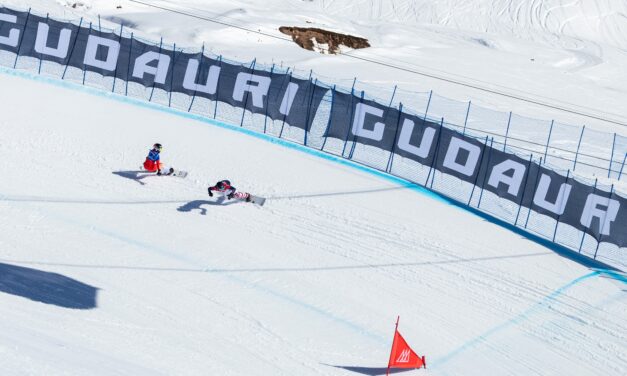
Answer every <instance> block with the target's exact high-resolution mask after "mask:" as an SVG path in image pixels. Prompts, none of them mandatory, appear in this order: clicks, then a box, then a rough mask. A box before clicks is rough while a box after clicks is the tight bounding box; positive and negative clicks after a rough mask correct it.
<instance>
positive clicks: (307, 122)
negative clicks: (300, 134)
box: [304, 78, 318, 146]
mask: <svg viewBox="0 0 627 376" xmlns="http://www.w3.org/2000/svg"><path fill="white" fill-rule="evenodd" d="M309 82H310V83H311V79H309ZM316 85H318V79H317V78H316V80H315V81H314V84H313V87H312V88H311V96H310V97H309V105H308V106H307V116H306V117H305V140H304V144H305V146H307V132H309V116H310V115H311V104H312V103H313V97H314V94H315V93H316Z"/></svg>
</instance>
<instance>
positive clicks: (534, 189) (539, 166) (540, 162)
mask: <svg viewBox="0 0 627 376" xmlns="http://www.w3.org/2000/svg"><path fill="white" fill-rule="evenodd" d="M541 166H542V157H540V160H539V161H538V172H537V173H536V183H535V184H534V186H533V191H531V200H532V201H531V204H530V205H529V211H528V212H527V219H526V220H525V228H527V224H529V217H530V216H531V207H532V206H533V198H534V196H535V195H536V190H538V179H539V178H540V171H542V168H541Z"/></svg>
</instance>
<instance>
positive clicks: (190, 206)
mask: <svg viewBox="0 0 627 376" xmlns="http://www.w3.org/2000/svg"><path fill="white" fill-rule="evenodd" d="M239 202H241V201H240V200H229V201H227V200H226V198H224V197H218V198H217V199H216V200H215V201H210V200H193V201H190V202H188V203H186V204H185V205H182V206H179V207H178V208H177V209H176V210H178V211H180V212H184V213H191V212H192V210H198V211H200V215H207V208H203V205H212V206H227V205H234V204H237V203H239Z"/></svg>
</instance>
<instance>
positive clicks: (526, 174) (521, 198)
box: [514, 154, 533, 226]
mask: <svg viewBox="0 0 627 376" xmlns="http://www.w3.org/2000/svg"><path fill="white" fill-rule="evenodd" d="M532 161H533V154H531V156H530V157H529V163H527V171H525V178H524V179H523V183H522V186H521V187H522V193H521V194H520V201H519V202H518V213H516V220H514V226H516V225H517V224H518V217H519V216H520V210H521V209H522V202H523V200H524V199H525V192H527V190H526V189H525V187H527V180H528V179H529V172H530V171H531V162H532ZM529 210H531V209H529Z"/></svg>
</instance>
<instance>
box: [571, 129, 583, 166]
mask: <svg viewBox="0 0 627 376" xmlns="http://www.w3.org/2000/svg"><path fill="white" fill-rule="evenodd" d="M585 130H586V126H585V125H584V126H583V128H581V134H580V135H579V142H578V143H577V151H576V152H575V162H574V163H573V171H575V167H577V157H579V148H580V147H581V140H583V132H584V131H585Z"/></svg>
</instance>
